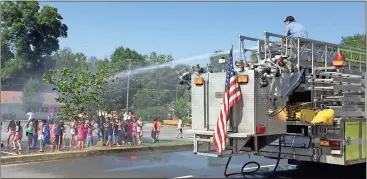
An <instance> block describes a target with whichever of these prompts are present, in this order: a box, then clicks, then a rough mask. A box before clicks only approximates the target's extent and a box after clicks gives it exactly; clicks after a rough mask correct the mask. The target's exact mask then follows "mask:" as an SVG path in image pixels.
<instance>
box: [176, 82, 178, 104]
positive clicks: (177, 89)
mask: <svg viewBox="0 0 367 179" xmlns="http://www.w3.org/2000/svg"><path fill="white" fill-rule="evenodd" d="M177 87H178V85H176V101H177V99H178V94H177V92H178V89H177Z"/></svg>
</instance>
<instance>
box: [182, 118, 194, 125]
mask: <svg viewBox="0 0 367 179" xmlns="http://www.w3.org/2000/svg"><path fill="white" fill-rule="evenodd" d="M182 123H184V124H185V126H191V125H192V118H191V117H186V118H184V119H183V120H182Z"/></svg>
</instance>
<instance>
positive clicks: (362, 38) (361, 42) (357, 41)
mask: <svg viewBox="0 0 367 179" xmlns="http://www.w3.org/2000/svg"><path fill="white" fill-rule="evenodd" d="M340 44H341V45H345V46H349V47H354V48H360V49H366V34H354V35H352V36H347V37H342V40H341V42H340Z"/></svg>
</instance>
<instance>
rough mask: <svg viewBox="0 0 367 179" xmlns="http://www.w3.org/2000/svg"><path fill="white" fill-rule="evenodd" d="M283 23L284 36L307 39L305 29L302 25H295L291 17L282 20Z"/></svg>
mask: <svg viewBox="0 0 367 179" xmlns="http://www.w3.org/2000/svg"><path fill="white" fill-rule="evenodd" d="M284 23H285V24H286V26H285V31H284V36H287V37H302V38H308V34H307V31H306V29H305V27H304V26H303V25H302V24H300V23H297V22H296V20H295V19H294V17H293V16H288V17H287V18H286V19H285V20H284Z"/></svg>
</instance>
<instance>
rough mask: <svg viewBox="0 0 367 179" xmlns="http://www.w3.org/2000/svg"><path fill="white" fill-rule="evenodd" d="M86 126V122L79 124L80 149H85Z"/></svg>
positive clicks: (78, 146)
mask: <svg viewBox="0 0 367 179" xmlns="http://www.w3.org/2000/svg"><path fill="white" fill-rule="evenodd" d="M85 134H86V132H85V126H84V122H83V123H81V124H79V126H78V145H77V148H78V149H84V140H85V136H86V135H85Z"/></svg>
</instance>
